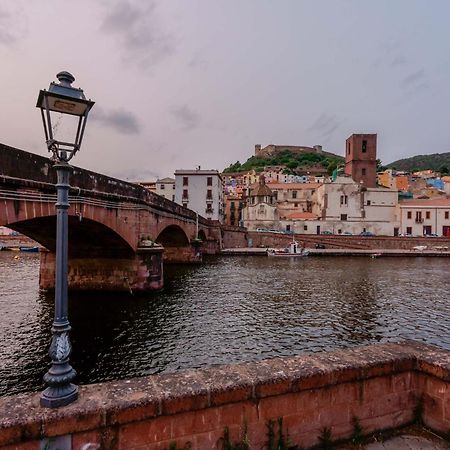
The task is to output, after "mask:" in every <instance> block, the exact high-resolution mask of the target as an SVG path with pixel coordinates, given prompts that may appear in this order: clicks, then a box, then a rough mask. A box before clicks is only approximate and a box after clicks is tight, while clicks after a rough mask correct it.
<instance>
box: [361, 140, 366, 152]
mask: <svg viewBox="0 0 450 450" xmlns="http://www.w3.org/2000/svg"><path fill="white" fill-rule="evenodd" d="M361 151H362V152H363V153H366V152H367V141H362V147H361Z"/></svg>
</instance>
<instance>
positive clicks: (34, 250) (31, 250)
mask: <svg viewBox="0 0 450 450" xmlns="http://www.w3.org/2000/svg"><path fill="white" fill-rule="evenodd" d="M19 250H20V251H21V252H28V253H37V252H39V247H37V246H33V247H19Z"/></svg>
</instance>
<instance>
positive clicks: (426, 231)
mask: <svg viewBox="0 0 450 450" xmlns="http://www.w3.org/2000/svg"><path fill="white" fill-rule="evenodd" d="M431 233H432V231H431V225H424V226H423V235H424V236H425V235H427V234H431Z"/></svg>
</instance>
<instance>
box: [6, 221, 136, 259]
mask: <svg viewBox="0 0 450 450" xmlns="http://www.w3.org/2000/svg"><path fill="white" fill-rule="evenodd" d="M7 226H8V228H11V229H12V230H15V231H18V232H19V233H21V234H24V235H25V236H28V237H30V238H31V239H33V240H35V241H36V242H38V243H39V244H41V245H42V246H44V247H45V248H46V249H48V250H50V251H51V252H54V251H55V249H56V216H55V215H49V216H41V217H35V218H33V219H29V220H22V221H18V222H13V223H9V224H8V225H7ZM68 246H69V258H70V257H79V256H83V257H84V256H101V257H108V256H109V255H114V257H117V256H124V257H126V256H131V255H133V254H134V249H133V248H132V247H131V246H130V244H129V243H128V242H127V241H126V240H125V239H124V238H123V237H122V236H120V235H119V234H118V233H117V232H116V231H114V230H113V229H112V228H110V227H108V226H107V225H105V224H103V223H101V222H97V221H95V220H91V219H87V218H83V219H82V220H80V218H79V217H77V216H69V239H68Z"/></svg>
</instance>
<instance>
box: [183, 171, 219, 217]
mask: <svg viewBox="0 0 450 450" xmlns="http://www.w3.org/2000/svg"><path fill="white" fill-rule="evenodd" d="M175 202H176V203H178V204H180V205H183V206H184V207H185V208H189V209H192V210H193V211H196V212H197V213H198V214H199V215H200V216H202V217H206V218H207V219H211V220H218V221H220V222H223V214H224V210H223V183H222V177H221V176H220V173H219V172H218V171H217V170H200V168H199V169H195V170H176V171H175Z"/></svg>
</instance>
